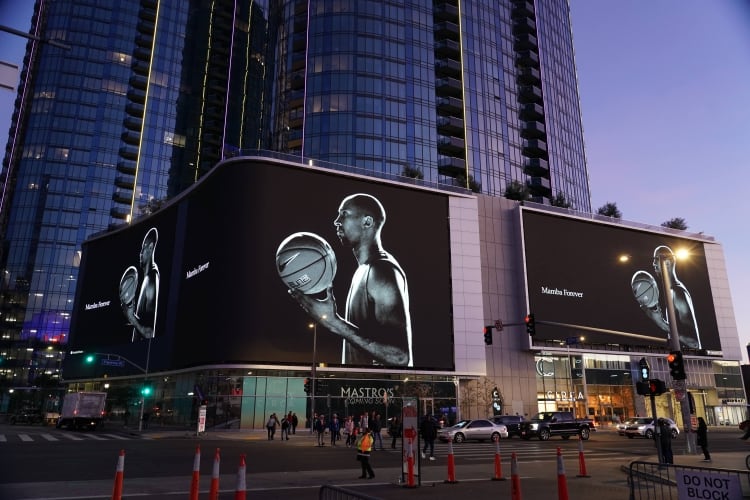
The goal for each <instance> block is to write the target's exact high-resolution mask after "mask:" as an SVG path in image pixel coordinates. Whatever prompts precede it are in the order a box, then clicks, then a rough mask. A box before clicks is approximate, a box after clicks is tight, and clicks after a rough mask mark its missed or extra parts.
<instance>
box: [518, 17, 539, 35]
mask: <svg viewBox="0 0 750 500" xmlns="http://www.w3.org/2000/svg"><path fill="white" fill-rule="evenodd" d="M523 33H531V34H533V35H535V34H536V23H535V22H534V20H533V19H529V18H528V17H526V18H523V19H518V20H517V21H515V22H514V23H513V34H514V35H516V36H518V35H521V34H523Z"/></svg>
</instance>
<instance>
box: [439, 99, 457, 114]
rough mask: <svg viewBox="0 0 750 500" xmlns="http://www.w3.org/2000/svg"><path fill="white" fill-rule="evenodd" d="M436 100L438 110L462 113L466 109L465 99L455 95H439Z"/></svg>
mask: <svg viewBox="0 0 750 500" xmlns="http://www.w3.org/2000/svg"><path fill="white" fill-rule="evenodd" d="M435 102H436V104H437V109H438V111H442V112H445V113H450V114H462V113H463V111H464V107H463V101H462V100H461V99H456V98H455V97H438V98H437V99H436V100H435Z"/></svg>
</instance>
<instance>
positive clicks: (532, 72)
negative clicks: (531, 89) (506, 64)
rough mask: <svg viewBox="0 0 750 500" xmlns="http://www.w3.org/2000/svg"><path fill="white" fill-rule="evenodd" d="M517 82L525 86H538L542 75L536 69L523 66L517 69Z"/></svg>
mask: <svg viewBox="0 0 750 500" xmlns="http://www.w3.org/2000/svg"><path fill="white" fill-rule="evenodd" d="M516 78H517V80H518V82H519V83H523V84H526V85H535V84H539V82H541V81H542V75H541V73H540V72H539V69H538V68H532V67H531V66H524V67H521V68H518V75H517V77H516Z"/></svg>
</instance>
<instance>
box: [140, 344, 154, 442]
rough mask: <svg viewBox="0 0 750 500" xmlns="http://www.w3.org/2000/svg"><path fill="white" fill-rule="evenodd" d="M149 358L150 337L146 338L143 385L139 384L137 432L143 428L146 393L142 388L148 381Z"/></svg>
mask: <svg viewBox="0 0 750 500" xmlns="http://www.w3.org/2000/svg"><path fill="white" fill-rule="evenodd" d="M150 358H151V339H150V338H149V339H148V347H146V367H145V368H144V369H143V386H141V411H140V415H139V416H138V432H141V431H142V430H143V407H144V406H146V394H144V391H143V389H144V388H145V387H146V383H147V382H148V362H149V359H150Z"/></svg>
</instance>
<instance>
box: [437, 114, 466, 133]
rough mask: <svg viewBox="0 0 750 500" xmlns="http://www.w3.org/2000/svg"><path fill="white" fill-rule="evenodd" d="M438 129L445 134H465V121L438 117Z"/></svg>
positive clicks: (456, 118)
mask: <svg viewBox="0 0 750 500" xmlns="http://www.w3.org/2000/svg"><path fill="white" fill-rule="evenodd" d="M437 128H438V131H439V132H441V133H444V134H451V135H452V134H463V131H464V121H463V120H462V119H461V118H458V117H455V116H438V117H437Z"/></svg>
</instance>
